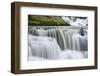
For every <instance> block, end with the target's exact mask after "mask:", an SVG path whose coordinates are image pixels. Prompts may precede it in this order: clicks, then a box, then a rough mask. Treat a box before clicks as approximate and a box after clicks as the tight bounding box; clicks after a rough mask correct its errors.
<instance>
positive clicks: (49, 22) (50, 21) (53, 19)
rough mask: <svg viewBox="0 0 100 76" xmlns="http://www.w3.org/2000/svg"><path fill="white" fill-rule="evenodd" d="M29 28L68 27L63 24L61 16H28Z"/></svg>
mask: <svg viewBox="0 0 100 76" xmlns="http://www.w3.org/2000/svg"><path fill="white" fill-rule="evenodd" d="M28 25H29V26H36V25H38V26H65V25H68V24H66V23H65V22H64V20H63V19H62V18H61V16H36V15H29V16H28Z"/></svg>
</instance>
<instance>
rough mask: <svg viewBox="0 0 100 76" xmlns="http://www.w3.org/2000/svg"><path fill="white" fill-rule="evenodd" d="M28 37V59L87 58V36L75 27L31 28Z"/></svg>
mask: <svg viewBox="0 0 100 76" xmlns="http://www.w3.org/2000/svg"><path fill="white" fill-rule="evenodd" d="M28 39H29V40H28V42H29V49H28V50H29V51H28V52H29V53H28V55H29V57H30V58H29V60H32V57H33V60H36V59H37V60H46V59H75V58H87V50H88V49H87V44H88V43H87V42H88V40H87V37H86V36H81V35H80V34H79V33H78V30H76V29H68V30H62V29H60V28H58V29H57V28H56V29H54V28H52V29H51V28H50V29H46V30H45V29H43V28H41V29H36V28H32V29H29V38H28ZM84 51H85V52H84Z"/></svg>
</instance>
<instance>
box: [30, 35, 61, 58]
mask: <svg viewBox="0 0 100 76" xmlns="http://www.w3.org/2000/svg"><path fill="white" fill-rule="evenodd" d="M29 39H30V41H29V43H30V44H31V45H30V47H31V50H32V55H33V56H38V57H42V58H47V59H57V58H58V57H57V56H58V55H59V52H60V51H61V49H60V47H59V46H58V44H57V42H56V40H55V39H54V38H52V37H42V36H39V37H37V36H31V35H30V36H29Z"/></svg>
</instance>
